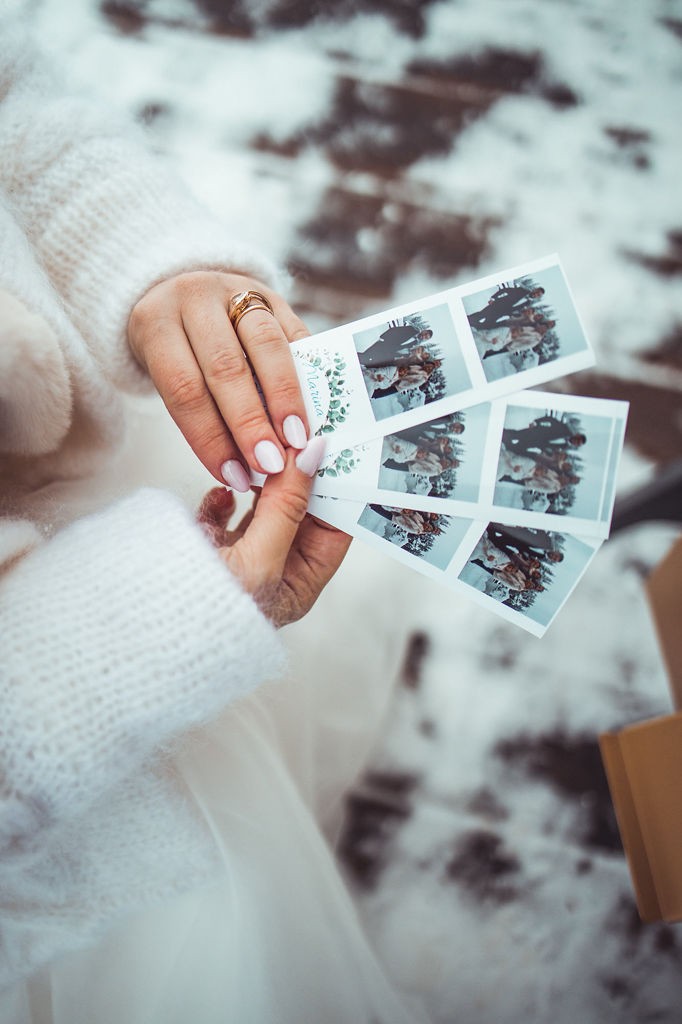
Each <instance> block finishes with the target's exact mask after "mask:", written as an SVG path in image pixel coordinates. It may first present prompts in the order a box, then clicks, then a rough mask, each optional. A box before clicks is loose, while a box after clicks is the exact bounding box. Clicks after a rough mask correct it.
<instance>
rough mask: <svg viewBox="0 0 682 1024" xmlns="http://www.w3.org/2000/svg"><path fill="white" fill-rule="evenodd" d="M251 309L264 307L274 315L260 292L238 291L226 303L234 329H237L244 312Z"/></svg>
mask: <svg viewBox="0 0 682 1024" xmlns="http://www.w3.org/2000/svg"><path fill="white" fill-rule="evenodd" d="M252 309H264V310H265V312H266V313H271V314H272V316H274V315H275V311H274V310H273V308H272V306H271V305H270V303H269V302H268V300H267V299H266V298H265V296H264V295H262V294H261V293H260V292H254V291H251V290H249V291H246V292H238V293H237V294H236V295H233V296H232V298H231V299H230V301H229V302H228V304H227V315H228V318H229V320H230V323H231V324H232V326H233V327H234V329H235V331H236V330H237V324H238V323H239V321H240V320H241V318H242V317H243V316H244V314H245V313H248V312H249V311H250V310H252Z"/></svg>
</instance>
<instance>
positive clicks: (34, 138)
mask: <svg viewBox="0 0 682 1024" xmlns="http://www.w3.org/2000/svg"><path fill="white" fill-rule="evenodd" d="M0 186H2V187H3V188H4V190H5V192H6V194H7V196H8V198H9V201H10V203H11V206H12V209H13V212H14V214H15V216H16V217H17V218H18V219H19V220H20V221H21V223H22V225H23V228H24V231H25V232H26V235H27V237H28V238H29V241H30V242H31V244H32V246H33V248H34V250H35V253H36V255H37V257H38V259H39V261H40V262H41V263H42V265H43V267H44V268H45V270H46V271H47V273H48V275H49V277H50V278H51V281H52V283H53V285H54V287H55V288H56V289H57V291H58V292H59V293H60V295H61V297H62V299H63V302H64V304H65V307H66V310H67V312H68V314H69V316H70V317H71V319H72V321H73V322H74V323H75V325H76V326H77V327H78V329H79V331H80V332H81V334H82V335H83V337H84V338H85V340H86V343H87V344H88V346H89V348H90V350H91V351H92V353H93V355H94V356H95V358H96V359H97V361H98V362H99V364H100V365H101V366H102V368H103V370H104V372H105V374H106V375H107V377H108V378H109V379H110V380H112V381H113V382H114V383H115V384H116V385H117V386H120V387H123V388H126V389H128V390H146V389H147V388H150V387H151V384H150V382H149V378H148V377H147V375H146V373H145V372H144V371H143V370H142V369H141V368H140V366H139V365H138V364H137V362H136V360H135V359H134V357H133V355H132V353H131V352H130V350H129V348H128V344H127V340H126V327H127V321H128V317H129V315H130V311H131V309H132V308H133V306H134V304H135V303H136V301H137V300H138V299H139V298H140V297H141V296H142V295H143V294H144V293H145V292H146V291H147V290H148V289H149V288H150V287H152V286H153V285H154V284H156V283H158V282H159V281H162V280H165V279H167V278H169V277H172V276H174V275H176V274H179V273H183V272H187V271H190V270H197V269H219V270H232V271H238V272H241V273H246V274H250V275H252V276H254V277H257V278H259V279H261V280H265V281H266V282H272V281H273V279H274V278H275V277H276V272H275V270H274V269H273V267H272V265H271V264H270V263H269V262H268V261H266V260H264V259H263V258H262V257H260V256H258V255H256V253H255V252H253V251H251V250H250V249H249V248H248V247H246V246H244V245H241V244H239V243H237V242H235V241H234V239H231V237H230V233H229V231H228V230H227V229H226V228H225V227H224V226H223V225H221V224H220V223H218V222H217V220H216V218H215V217H213V216H212V215H211V214H210V213H209V212H208V211H206V210H205V209H204V208H203V207H201V206H200V205H199V204H198V203H197V202H195V201H194V200H193V198H192V197H191V196H190V194H189V192H188V191H187V190H186V189H185V188H184V187H183V186H182V184H181V183H180V181H179V180H178V178H177V176H176V175H175V174H174V173H173V172H172V171H171V170H170V169H169V167H167V166H166V164H165V161H164V160H163V159H162V158H161V157H159V156H156V155H154V154H153V153H152V151H151V148H150V146H149V144H148V141H147V140H146V139H145V138H144V135H143V132H142V130H141V129H136V128H135V127H134V126H133V125H131V124H129V123H123V122H122V120H120V119H119V118H117V117H115V116H114V115H113V114H112V113H111V111H109V110H107V109H106V108H103V107H102V106H101V105H100V104H96V103H94V102H92V101H91V100H89V99H87V98H84V97H82V96H79V95H75V94H73V93H69V92H68V91H66V90H65V87H64V85H63V84H62V83H61V82H60V81H59V80H58V78H57V76H56V74H55V72H54V70H53V69H52V68H50V67H49V65H48V63H47V61H46V60H45V58H44V57H42V56H41V55H40V53H39V52H38V51H37V50H36V49H35V48H34V46H33V45H32V44H31V42H30V40H29V39H28V37H27V35H26V32H25V31H24V27H23V25H22V22H21V20H20V19H17V17H16V15H14V16H12V15H4V16H3V15H2V14H1V13H0Z"/></svg>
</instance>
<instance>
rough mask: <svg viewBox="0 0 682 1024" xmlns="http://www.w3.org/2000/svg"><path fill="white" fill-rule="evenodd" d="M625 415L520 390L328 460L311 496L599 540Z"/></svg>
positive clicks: (623, 409) (622, 408) (605, 403)
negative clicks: (372, 503)
mask: <svg viewBox="0 0 682 1024" xmlns="http://www.w3.org/2000/svg"><path fill="white" fill-rule="evenodd" d="M627 409H628V406H627V403H626V402H614V401H610V400H605V399H592V398H580V397H577V396H574V395H559V394H553V393H549V392H540V391H527V392H521V393H519V394H517V395H512V396H510V397H509V398H501V399H497V400H496V401H494V402H492V403H483V404H481V405H477V406H472V407H471V408H469V409H465V410H462V411H461V412H458V413H453V414H451V415H450V416H445V417H439V418H437V419H435V420H430V421H428V422H426V423H421V424H419V425H418V426H415V427H409V428H406V429H404V430H401V431H398V432H396V433H394V434H388V435H386V436H385V437H383V438H381V439H377V440H375V441H371V442H368V443H367V444H365V445H361V446H357V447H355V448H352V449H344V450H342V451H341V452H339V453H331V454H330V455H328V456H326V458H325V459H324V461H323V463H322V466H321V467H320V469H319V471H318V475H317V478H316V480H315V483H314V487H313V490H314V493H315V494H319V495H328V496H332V497H338V498H346V499H348V500H355V501H365V500H366V501H371V502H374V503H375V504H386V505H393V506H395V505H398V504H400V505H401V506H405V507H408V508H416V509H423V510H426V511H429V512H436V513H444V514H446V515H455V516H461V517H464V518H467V519H478V520H482V519H485V520H494V521H500V522H506V523H511V524H513V525H518V526H525V527H531V528H536V529H545V530H547V529H560V530H562V531H564V532H566V533H572V534H575V535H578V536H581V535H584V536H594V537H602V538H605V537H607V536H608V532H609V526H610V521H611V514H612V510H613V502H614V498H615V488H616V473H617V467H618V461H619V458H620V453H621V450H622V445H623V438H624V433H625V422H626V417H627Z"/></svg>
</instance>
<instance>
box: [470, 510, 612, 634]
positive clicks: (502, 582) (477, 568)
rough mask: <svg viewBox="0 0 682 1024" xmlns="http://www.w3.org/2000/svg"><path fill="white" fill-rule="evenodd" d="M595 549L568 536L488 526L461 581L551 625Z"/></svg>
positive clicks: (501, 526) (494, 524)
mask: <svg viewBox="0 0 682 1024" xmlns="http://www.w3.org/2000/svg"><path fill="white" fill-rule="evenodd" d="M594 551H595V548H594V547H591V546H590V545H589V544H585V543H584V542H583V541H581V540H579V539H578V538H577V537H572V536H570V535H567V534H563V533H556V532H554V531H547V530H534V529H530V528H524V527H520V526H506V525H504V524H503V523H489V524H488V526H487V527H486V529H485V530H484V532H483V534H482V535H481V537H480V539H479V541H478V543H477V544H476V547H475V548H474V550H473V551H472V553H471V555H470V556H469V559H468V561H467V563H466V565H465V566H464V568H463V569H462V571H461V573H460V575H459V579H460V580H461V581H462V582H463V583H466V584H468V585H469V586H471V587H474V588H475V589H476V590H478V591H479V592H480V593H482V594H485V595H486V596H487V597H491V598H493V599H494V600H496V601H499V602H500V603H501V604H503V605H505V606H506V607H507V608H511V609H513V610H514V611H516V612H520V613H521V614H523V615H527V616H528V617H529V618H532V619H534V620H535V621H536V622H538V623H540V624H541V625H544V626H546V625H547V624H548V623H549V622H550V621H551V619H552V618H553V617H554V615H555V614H556V613H557V611H558V610H559V608H560V607H561V605H562V604H563V602H564V601H565V599H566V597H567V596H568V594H569V593H570V592H571V590H572V589H573V587H574V586H575V584H576V583H577V581H578V579H579V578H580V576H581V575H582V573H583V572H584V570H585V568H586V566H587V564H588V562H589V561H590V559H591V558H592V556H593V554H594Z"/></svg>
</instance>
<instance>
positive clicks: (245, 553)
mask: <svg viewBox="0 0 682 1024" xmlns="http://www.w3.org/2000/svg"><path fill="white" fill-rule="evenodd" d="M324 448H325V442H324V439H323V438H320V437H314V438H313V439H312V440H311V441H309V442H308V445H307V446H306V447H305V448H304V449H303V451H301V452H299V453H298V454H296V453H295V452H294V450H293V449H291V448H289V449H288V450H287V453H286V463H285V466H284V469H283V470H282V472H281V473H277V474H276V475H273V476H269V477H267V479H266V481H265V483H264V484H263V489H262V491H261V494H260V497H259V498H258V501H257V502H256V507H255V510H254V513H253V519H252V520H251V522H250V523H249V525H248V527H247V529H246V531H245V533H244V535H243V537H242V538H241V539H240V540H239V541H237V543H236V544H234V545H232V547H230V548H225V549H223V551H222V555H223V558H224V559H225V561H226V562H227V564H228V566H229V568H230V570H231V571H232V572H233V573H234V575H235V576H237V578H238V579H239V580H240V582H241V584H242V586H243V587H244V589H245V590H247V591H248V592H249V593H250V594H254V593H256V591H258V590H260V589H262V588H264V587H268V586H271V585H276V584H278V583H279V582H280V580H281V578H282V573H283V572H284V566H285V564H286V561H287V557H288V555H289V551H290V549H291V545H292V544H293V542H294V539H295V538H296V534H297V533H298V530H299V527H300V525H301V523H302V522H303V518H304V516H305V514H306V511H307V509H308V500H309V498H310V492H311V489H312V483H313V477H314V476H315V473H316V472H317V469H318V467H319V465H320V462H321V461H322V457H323V455H324Z"/></svg>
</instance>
